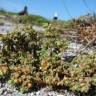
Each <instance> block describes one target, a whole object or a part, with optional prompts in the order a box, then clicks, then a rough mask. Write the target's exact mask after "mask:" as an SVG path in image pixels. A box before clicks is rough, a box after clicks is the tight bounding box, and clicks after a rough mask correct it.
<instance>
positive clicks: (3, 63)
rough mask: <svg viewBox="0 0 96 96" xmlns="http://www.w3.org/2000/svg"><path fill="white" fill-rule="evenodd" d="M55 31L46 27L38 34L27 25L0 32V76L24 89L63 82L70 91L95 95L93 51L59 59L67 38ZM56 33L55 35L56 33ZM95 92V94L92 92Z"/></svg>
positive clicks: (64, 48) (95, 53)
mask: <svg viewBox="0 0 96 96" xmlns="http://www.w3.org/2000/svg"><path fill="white" fill-rule="evenodd" d="M57 35H58V36H60V34H59V32H56V30H55V29H54V30H53V29H51V30H50V28H49V29H46V32H44V33H43V36H54V37H55V38H45V39H44V38H42V36H40V35H39V34H38V33H37V32H35V31H34V30H33V29H32V27H31V26H25V27H24V28H22V29H18V28H17V29H16V30H15V31H14V32H12V33H9V34H6V35H3V36H2V38H1V41H2V43H3V47H2V48H1V51H0V80H2V79H3V78H4V77H6V78H7V79H6V80H5V81H6V82H8V83H10V84H12V85H14V86H16V87H17V88H18V90H19V91H20V92H23V93H24V92H28V91H30V90H32V89H34V88H36V87H35V86H45V85H48V86H53V87H57V86H61V87H62V86H64V87H66V88H68V90H70V91H72V92H77V93H80V94H85V95H86V96H88V94H89V93H90V91H91V93H92V95H91V96H95V95H96V52H94V53H91V54H81V53H79V54H80V55H77V56H76V57H75V58H73V60H72V61H71V62H67V61H64V60H62V59H61V57H60V53H62V52H65V51H66V50H67V49H68V40H66V39H65V38H63V39H61V38H58V36H57ZM56 36H57V37H56ZM93 94H95V95H93Z"/></svg>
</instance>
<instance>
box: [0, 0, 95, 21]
mask: <svg viewBox="0 0 96 96" xmlns="http://www.w3.org/2000/svg"><path fill="white" fill-rule="evenodd" d="M86 2H87V5H88V6H89V8H90V10H92V11H94V12H96V0H86ZM25 5H26V6H28V11H29V13H31V14H36V15H41V16H43V17H46V18H48V19H51V18H52V17H53V15H54V13H55V12H57V13H58V16H59V19H64V20H67V19H71V18H72V17H73V18H74V17H78V16H81V15H84V14H86V13H88V12H89V10H88V8H87V7H86V6H85V5H84V3H83V0H0V8H3V9H5V10H7V11H11V12H18V11H21V10H22V9H23V7H24V6H25ZM65 5H66V6H67V9H68V10H69V12H70V14H71V16H72V17H71V16H69V14H68V13H67V12H66V9H65V7H64V6H65Z"/></svg>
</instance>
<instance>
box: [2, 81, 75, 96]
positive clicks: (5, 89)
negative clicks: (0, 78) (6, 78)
mask: <svg viewBox="0 0 96 96" xmlns="http://www.w3.org/2000/svg"><path fill="white" fill-rule="evenodd" d="M0 96H76V95H75V94H74V93H70V92H68V91H67V90H65V89H58V90H52V88H51V87H45V88H41V89H40V90H38V91H33V92H29V93H25V94H22V93H20V92H19V91H17V90H16V88H15V87H14V86H11V85H10V84H8V83H3V84H2V83H0Z"/></svg>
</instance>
